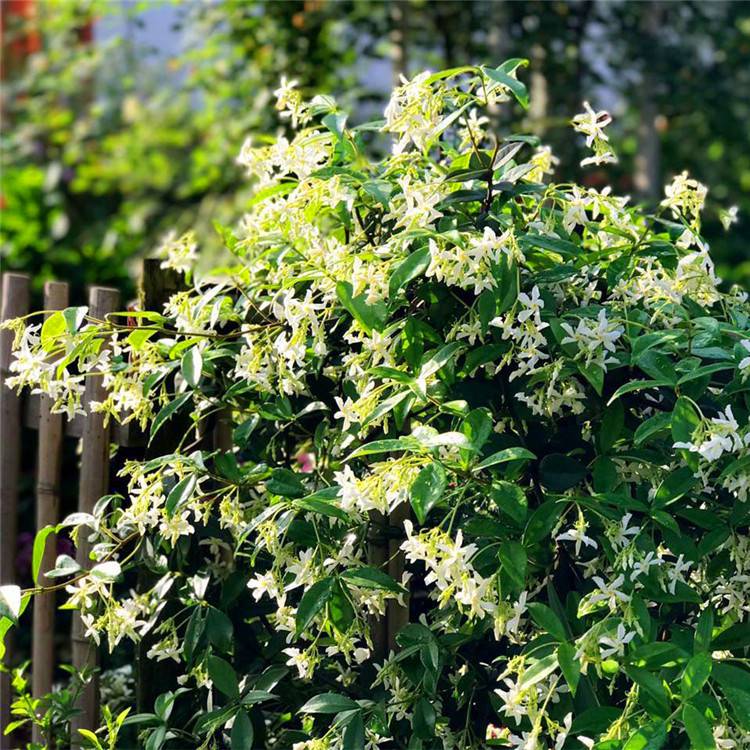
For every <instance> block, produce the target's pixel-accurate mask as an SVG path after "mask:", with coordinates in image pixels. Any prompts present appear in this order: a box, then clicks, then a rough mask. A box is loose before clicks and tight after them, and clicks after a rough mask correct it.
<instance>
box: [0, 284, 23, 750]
mask: <svg viewBox="0 0 750 750" xmlns="http://www.w3.org/2000/svg"><path fill="white" fill-rule="evenodd" d="M2 291H3V300H2V319H3V320H8V319H10V318H17V317H20V316H21V315H25V314H26V313H27V312H28V310H29V277H28V276H27V275H26V274H22V273H5V274H3V282H2ZM12 343H13V333H12V332H11V331H0V583H2V584H7V583H12V582H14V581H15V578H16V573H15V565H16V537H17V530H18V516H17V513H18V474H19V471H20V461H21V439H20V438H21V401H20V399H19V398H18V396H16V394H15V393H13V392H12V391H11V390H10V389H9V388H6V386H5V378H6V377H7V374H8V370H9V367H10V362H11V346H12ZM9 636H11V634H10V633H8V634H7V635H6V647H7V652H6V657H5V662H6V664H9V663H10V662H11V660H12V658H13V653H12V648H11V639H10V638H9ZM11 697H12V694H11V688H10V679H9V676H8V675H7V674H0V748H2V750H9V748H11V747H13V745H14V744H15V743H14V741H13V740H12V739H11V737H6V736H5V734H4V730H5V727H6V726H7V725H8V723H9V722H10V704H11Z"/></svg>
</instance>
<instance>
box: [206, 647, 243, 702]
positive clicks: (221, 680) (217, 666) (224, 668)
mask: <svg viewBox="0 0 750 750" xmlns="http://www.w3.org/2000/svg"><path fill="white" fill-rule="evenodd" d="M206 667H207V668H208V676H209V677H210V678H211V681H212V682H213V683H214V686H215V687H216V688H217V690H220V691H221V692H222V693H224V695H226V696H227V698H233V699H234V698H239V697H240V688H239V683H238V681H237V673H236V672H235V671H234V667H233V666H232V665H231V664H230V663H229V662H228V661H225V660H224V659H222V658H221V657H220V656H209V657H208V659H207V661H206Z"/></svg>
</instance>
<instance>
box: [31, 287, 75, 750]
mask: <svg viewBox="0 0 750 750" xmlns="http://www.w3.org/2000/svg"><path fill="white" fill-rule="evenodd" d="M67 306H68V285H67V284H66V283H65V282H62V281H48V282H47V283H46V284H45V285H44V309H45V310H63V309H65V308H66V307H67ZM51 407H52V399H51V398H50V397H49V396H46V395H44V396H41V398H40V399H39V421H38V423H37V426H38V430H39V435H38V446H39V449H38V451H37V469H36V472H37V473H36V529H37V531H38V530H39V529H42V528H44V527H45V526H52V525H54V524H56V523H57V522H58V521H59V520H60V519H59V516H60V468H61V466H62V448H63V416H62V414H53V413H52V412H51ZM56 546H57V537H56V536H55V535H54V534H50V535H49V536H48V537H47V539H46V544H45V548H44V554H43V555H42V565H41V568H40V572H41V573H42V574H43V573H44V572H45V571H48V570H51V569H52V568H53V567H54V565H55V552H56ZM39 583H40V584H42V585H44V584H50V583H54V581H53V580H51V579H48V578H46V577H45V576H44V575H41V574H40V576H39ZM54 669H55V594H54V592H49V593H46V594H40V595H38V596H35V597H34V622H33V629H32V638H31V671H32V694H33V695H34V697H35V698H41V697H42V696H44V695H46V694H47V693H49V692H51V691H52V679H53V677H54ZM32 739H33V740H34V742H38V743H40V744H44V742H45V741H46V739H47V738H45V737H44V736H43V735H42V732H41V730H40V728H39V727H38V726H36V725H35V726H34V728H33V735H32Z"/></svg>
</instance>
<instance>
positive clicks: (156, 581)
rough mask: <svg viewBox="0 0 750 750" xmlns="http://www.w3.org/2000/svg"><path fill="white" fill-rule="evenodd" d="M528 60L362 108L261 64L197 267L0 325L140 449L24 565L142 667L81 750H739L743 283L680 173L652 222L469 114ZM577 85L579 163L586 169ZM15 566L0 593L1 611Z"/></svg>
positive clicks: (746, 582) (749, 427)
mask: <svg viewBox="0 0 750 750" xmlns="http://www.w3.org/2000/svg"><path fill="white" fill-rule="evenodd" d="M524 65H525V61H523V60H510V61H507V62H506V63H503V64H502V65H500V66H499V67H497V68H490V67H480V68H477V67H463V68H457V69H452V70H447V71H442V72H439V73H422V74H419V75H417V76H416V77H414V78H412V79H411V80H403V81H402V82H401V84H400V85H399V86H398V87H397V88H396V89H395V91H394V93H393V96H392V98H391V101H390V103H389V104H388V106H387V108H386V111H385V116H384V119H383V120H381V121H377V122H372V123H363V124H356V125H351V124H350V123H349V121H348V118H347V116H346V114H345V113H343V112H341V111H340V110H339V109H338V107H337V105H336V103H335V101H334V100H333V99H331V98H330V97H328V96H317V97H315V98H313V99H312V100H311V101H307V100H306V99H305V98H304V96H303V94H302V93H301V92H300V90H299V89H298V87H297V85H296V82H294V81H287V80H283V81H282V82H281V84H280V86H279V88H278V89H277V90H276V92H275V95H276V98H277V105H276V106H277V109H278V111H279V113H280V116H281V118H282V119H283V122H284V124H285V127H286V128H287V129H286V130H285V131H284V134H283V135H280V136H279V137H277V138H276V139H273V140H271V139H266V140H262V139H253V140H248V141H247V142H246V143H245V144H244V145H243V146H242V149H241V152H240V154H239V156H238V161H239V163H240V164H241V165H242V166H243V167H244V168H245V169H246V171H247V174H248V179H249V180H251V181H252V182H253V184H254V186H255V195H254V198H253V199H252V201H251V202H250V205H249V206H248V210H247V213H246V214H245V215H244V216H241V217H237V222H236V224H235V225H234V226H232V227H218V230H219V231H220V233H221V235H222V237H223V239H224V241H225V244H226V247H227V250H228V251H229V252H230V253H231V254H232V256H233V261H232V264H231V265H230V266H227V267H226V268H224V269H223V271H222V273H221V274H220V275H214V276H211V277H201V276H199V275H198V274H196V273H194V262H195V260H196V257H197V254H198V253H199V246H200V238H199V237H197V236H195V235H194V234H192V233H190V234H186V235H184V236H182V237H178V236H177V235H174V234H172V235H169V236H168V237H166V238H165V240H164V243H163V245H162V247H161V249H160V251H159V252H160V254H161V257H162V258H163V263H164V266H165V267H166V268H171V269H174V270H177V271H180V272H185V273H187V275H188V280H189V282H190V287H189V289H187V290H186V291H183V292H179V293H176V294H175V295H173V296H172V298H171V299H170V300H169V301H168V303H167V304H166V305H165V307H164V309H163V310H151V311H142V312H141V313H134V314H131V321H130V322H129V323H125V322H124V321H125V320H126V319H125V318H124V317H119V316H110V317H109V318H108V319H107V320H96V319H94V318H92V317H91V316H90V315H89V314H88V311H87V310H86V309H85V308H69V309H68V310H65V311H61V312H59V313H54V314H52V315H50V316H49V317H48V318H47V319H46V320H45V321H44V322H43V324H42V323H41V322H39V321H36V320H35V319H34V318H33V316H28V317H27V318H25V319H21V320H16V321H10V322H9V323H7V324H5V325H6V326H7V327H9V328H11V329H12V330H13V331H14V332H15V342H14V350H15V359H14V362H13V364H12V366H11V369H12V376H11V377H10V378H9V379H8V385H9V386H10V387H12V388H15V389H19V390H21V389H29V390H31V391H32V392H42V393H47V394H49V395H50V396H51V398H52V400H53V402H54V406H53V409H54V410H55V411H57V412H63V413H66V414H67V415H68V416H69V417H72V416H73V415H75V414H77V413H80V412H81V411H82V406H81V399H82V395H83V392H84V386H85V381H86V378H88V377H101V378H102V382H103V384H104V385H105V386H106V388H107V395H106V398H104V400H102V401H101V402H98V403H94V404H91V405H90V408H91V409H92V411H95V412H99V413H102V414H104V416H105V418H106V419H107V420H116V421H118V422H123V423H127V422H131V421H132V422H137V423H138V424H139V425H141V426H142V428H143V429H145V430H146V431H147V432H148V433H149V436H150V439H151V445H152V449H151V452H150V455H151V457H150V458H149V459H147V460H142V461H135V460H129V461H127V462H125V463H124V465H123V468H122V470H121V472H120V473H121V476H120V480H121V482H122V485H123V486H124V487H126V490H125V491H124V492H123V493H122V494H114V495H109V496H107V497H105V498H102V500H101V501H100V502H99V503H98V504H97V506H96V508H95V510H94V512H93V514H91V515H85V516H83V517H82V516H80V515H77V516H76V517H73V518H70V519H67V520H66V521H65V522H64V523H65V524H67V525H68V526H71V527H72V528H73V529H75V534H77V536H78V538H81V537H82V535H86V536H87V537H88V538H89V539H90V541H91V542H92V544H93V551H92V553H91V560H90V561H88V562H87V564H86V565H85V566H83V567H79V566H78V565H77V563H75V561H73V560H72V559H71V558H69V557H65V556H62V557H61V558H59V559H58V561H57V564H56V567H55V570H53V571H52V575H53V576H58V577H60V578H61V579H62V582H61V584H60V586H62V587H64V588H65V589H66V591H67V592H68V594H69V597H70V601H69V604H70V606H72V607H75V608H78V609H79V610H80V612H81V616H82V618H83V622H84V624H85V628H86V633H87V636H88V637H90V638H91V639H93V640H94V641H95V642H97V643H100V644H101V646H102V647H103V648H108V649H110V650H118V649H126V648H129V647H130V646H128V644H130V643H136V644H138V643H139V642H143V641H146V642H147V644H148V648H147V653H146V657H145V658H147V659H148V660H152V661H154V662H157V663H159V664H164V665H169V667H170V668H169V669H167V668H166V667H165V668H164V670H165V671H164V675H165V677H164V684H163V685H160V686H159V689H158V692H161V693H162V694H161V695H160V696H159V697H158V698H157V699H156V702H155V706H154V707H153V708H152V707H150V706H149V707H147V708H146V711H145V713H144V712H143V711H141V712H140V713H138V714H136V715H133V716H130V717H129V718H127V719H124V720H123V721H122V722H120V723H119V724H117V726H116V727H115V728H114V729H113V727H114V726H115V725H114V724H113V722H112V721H108V723H107V724H106V725H105V726H103V727H102V729H101V730H100V732H99V733H98V735H97V736H99V737H100V738H101V739H102V742H103V743H104V739H105V738H106V737H109V738H110V744H111V735H112V732H120V731H122V732H124V731H131V732H135V733H137V734H138V735H140V738H141V740H142V741H144V742H146V743H147V746H148V747H149V748H150V749H151V750H156V749H157V748H165V749H167V750H168V749H170V748H178V747H180V748H185V747H194V748H220V747H228V746H230V747H232V748H233V749H234V748H249V747H258V748H260V747H264V748H293V749H294V750H355V749H360V748H368V750H370V749H372V748H376V747H383V748H409V749H410V750H434V749H437V748H441V749H444V750H449V749H451V748H455V749H456V750H458V749H461V750H465V749H467V748H482V747H486V746H499V747H515V748H523V749H524V750H543V749H544V750H552V749H553V748H554V750H563V749H568V748H570V749H571V750H575V749H577V748H599V750H636V748H646V747H648V748H659V747H665V748H667V747H668V748H689V747H696V748H714V747H721V748H724V747H737V748H740V747H748V744H747V737H748V733H749V732H750V724H748V716H749V715H750V713H749V712H748V707H749V706H750V670H749V669H748V658H750V652H749V649H750V605H749V604H748V602H750V542H748V523H750V504H748V499H749V498H748V495H749V493H750V479H749V477H750V423H749V421H748V412H749V410H750V398H749V397H748V393H749V391H748V381H749V378H748V375H749V374H750V306H749V305H748V302H747V294H746V293H745V292H743V291H742V290H740V289H736V288H735V289H728V288H726V286H725V285H723V284H722V282H721V280H720V279H719V278H718V277H717V276H716V274H715V271H714V265H713V263H712V261H711V257H710V251H709V248H708V246H707V244H706V243H705V241H704V240H703V238H702V236H701V215H702V213H703V212H704V211H706V210H709V209H711V203H710V199H709V193H708V191H707V188H706V187H705V186H704V185H702V184H701V183H700V182H698V181H697V180H695V179H694V178H692V177H689V176H688V175H687V173H684V174H681V175H678V176H677V177H676V178H675V179H674V181H673V182H672V183H671V184H670V185H668V186H667V188H666V192H665V198H664V201H663V202H662V203H661V204H660V205H659V206H657V208H656V210H655V211H654V212H653V213H650V212H648V211H645V210H643V209H641V208H639V207H637V206H634V205H632V202H631V201H630V200H629V198H628V197H626V196H617V195H615V194H614V193H613V192H612V190H611V189H610V188H605V189H602V190H597V189H594V188H592V187H587V186H584V185H577V184H572V183H569V182H555V181H552V180H551V179H550V177H551V176H552V175H554V172H555V168H556V165H557V160H556V158H555V157H554V155H553V154H552V152H551V151H550V149H549V148H548V147H545V146H544V145H542V144H540V143H539V142H538V139H537V138H535V137H534V136H530V135H526V134H518V133H510V132H506V131H504V130H503V129H502V128H501V127H499V126H498V125H497V108H498V107H511V106H514V102H515V103H518V104H520V105H521V106H524V107H525V106H527V105H528V96H527V92H526V88H525V86H524V84H523V83H522V81H521V80H520V79H519V72H520V71H521V69H522V67H523V66H524ZM584 107H585V112H584V113H583V114H581V115H578V116H576V117H574V119H573V126H574V128H575V130H576V131H579V132H580V133H582V134H584V135H585V137H586V145H587V147H589V148H590V149H592V152H593V153H592V156H590V157H588V158H586V159H584V160H583V162H582V164H583V165H586V164H591V163H593V164H597V165H601V164H606V163H607V162H611V161H613V160H614V159H615V158H616V157H615V156H614V151H613V149H612V146H611V143H610V136H609V135H608V134H607V133H606V132H605V128H606V127H607V126H608V125H609V124H610V123H611V119H612V118H611V117H610V115H609V114H608V113H606V112H596V111H595V110H594V109H592V108H591V107H590V105H588V103H585V105H584ZM373 153H375V154H380V156H377V157H376V156H373ZM711 210H713V209H711ZM722 216H728V217H729V219H725V224H726V226H727V227H729V226H730V225H731V220H732V219H733V218H734V214H733V213H732V209H728V212H725V213H723V214H722ZM133 319H134V322H133ZM217 415H221V416H222V419H224V420H229V421H230V422H231V425H232V428H233V431H232V444H231V446H227V447H224V448H222V449H217V448H216V447H214V446H213V445H212V444H211V443H210V440H208V439H207V438H206V436H207V435H208V434H209V433H210V430H211V427H212V426H213V424H214V422H215V420H216V418H217ZM171 421H181V424H183V425H184V430H182V432H181V438H180V440H178V441H177V444H174V445H169V446H166V447H165V449H164V450H163V451H162V454H163V455H158V454H159V451H158V450H156V452H155V449H158V447H159V446H160V445H161V443H160V441H161V440H162V439H163V436H164V434H165V432H166V430H165V425H166V424H167V423H169V422H171ZM75 534H74V535H75ZM142 571H148V573H147V574H146V575H139V572H142ZM41 590H43V589H42V587H41V586H38V587H36V588H34V589H33V590H29V591H23V592H22V591H20V590H19V589H18V588H17V587H14V586H3V587H2V589H1V590H0V591H1V593H2V596H1V597H0V613H2V615H3V618H4V619H3V620H2V623H3V625H2V629H3V632H5V630H7V629H8V628H9V627H10V626H11V624H12V623H15V622H17V621H18V619H19V617H20V618H22V619H23V618H24V617H26V615H24V614H21V610H22V609H23V608H24V606H25V604H26V603H27V602H28V599H29V597H30V596H33V595H34V594H35V593H37V592H39V591H41ZM404 610H406V617H405V618H402V619H403V620H404V621H406V624H403V623H402V626H401V627H400V629H399V630H398V631H397V632H395V633H391V634H390V638H389V639H386V641H384V639H383V637H382V634H383V632H385V631H384V630H383V628H384V627H385V626H386V625H387V624H388V623H391V624H392V623H393V622H394V618H393V613H394V612H396V611H401V612H403V611H404ZM167 702H168V703H169V705H170V706H171V707H172V708H171V710H170V711H171V712H170V711H164V710H163V706H164V705H165V703H167ZM110 718H111V717H110ZM89 741H91V740H90V739H89ZM111 746H114V745H111Z"/></svg>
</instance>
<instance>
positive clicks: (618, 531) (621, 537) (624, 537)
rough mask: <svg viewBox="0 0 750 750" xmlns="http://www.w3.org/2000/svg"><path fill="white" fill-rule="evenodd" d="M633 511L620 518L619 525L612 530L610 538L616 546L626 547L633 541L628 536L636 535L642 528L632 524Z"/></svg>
mask: <svg viewBox="0 0 750 750" xmlns="http://www.w3.org/2000/svg"><path fill="white" fill-rule="evenodd" d="M632 517H633V514H632V513H626V514H625V515H624V516H623V517H622V519H621V520H620V523H619V525H618V526H617V527H616V528H615V529H614V530H613V531H611V532H610V535H609V538H610V541H611V542H612V545H613V546H614V547H620V548H625V547H627V546H628V545H629V544H630V543H631V541H632V540H631V539H629V538H628V537H631V536H632V537H636V536H638V533H639V532H640V530H641V527H640V526H630V525H629V524H630V519H631V518H632Z"/></svg>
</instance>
